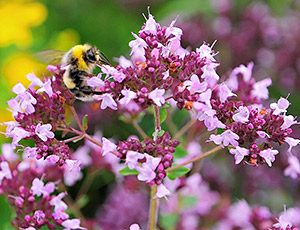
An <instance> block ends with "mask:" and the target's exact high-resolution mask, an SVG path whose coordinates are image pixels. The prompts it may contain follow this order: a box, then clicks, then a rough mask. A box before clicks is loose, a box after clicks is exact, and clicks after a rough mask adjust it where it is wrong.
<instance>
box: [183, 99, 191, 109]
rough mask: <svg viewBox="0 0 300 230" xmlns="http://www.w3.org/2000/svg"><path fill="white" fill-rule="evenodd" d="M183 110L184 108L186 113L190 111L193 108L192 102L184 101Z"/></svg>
mask: <svg viewBox="0 0 300 230" xmlns="http://www.w3.org/2000/svg"><path fill="white" fill-rule="evenodd" d="M183 108H185V109H186V110H187V111H189V110H191V109H192V108H193V102H192V101H185V102H184V106H183Z"/></svg>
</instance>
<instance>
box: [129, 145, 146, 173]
mask: <svg viewBox="0 0 300 230" xmlns="http://www.w3.org/2000/svg"><path fill="white" fill-rule="evenodd" d="M144 157H145V156H144V154H141V153H139V152H135V151H130V150H129V151H128V152H127V154H126V161H125V163H126V164H127V166H128V168H129V169H135V168H136V166H137V165H138V160H139V159H143V158H144Z"/></svg>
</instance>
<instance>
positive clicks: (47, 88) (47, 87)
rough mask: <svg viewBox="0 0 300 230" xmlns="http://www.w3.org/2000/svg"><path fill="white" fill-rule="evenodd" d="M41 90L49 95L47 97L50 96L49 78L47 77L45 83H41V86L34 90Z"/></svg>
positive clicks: (51, 92) (38, 91) (39, 91)
mask: <svg viewBox="0 0 300 230" xmlns="http://www.w3.org/2000/svg"><path fill="white" fill-rule="evenodd" d="M41 92H46V93H47V94H48V95H49V97H52V95H53V90H52V87H51V80H50V79H48V80H47V81H46V82H45V83H43V85H42V86H41V88H40V89H38V90H37V91H36V93H41Z"/></svg>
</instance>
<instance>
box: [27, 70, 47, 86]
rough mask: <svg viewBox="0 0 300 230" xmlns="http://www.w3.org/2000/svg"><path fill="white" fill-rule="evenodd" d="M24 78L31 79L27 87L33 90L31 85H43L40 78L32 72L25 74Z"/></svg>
mask: <svg viewBox="0 0 300 230" xmlns="http://www.w3.org/2000/svg"><path fill="white" fill-rule="evenodd" d="M26 78H27V79H28V80H29V81H31V84H30V85H29V87H28V88H29V89H31V90H33V87H35V86H39V87H41V86H42V85H43V82H42V81H41V79H39V78H38V77H37V76H36V75H35V74H34V73H29V74H27V75H26Z"/></svg>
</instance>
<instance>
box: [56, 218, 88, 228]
mask: <svg viewBox="0 0 300 230" xmlns="http://www.w3.org/2000/svg"><path fill="white" fill-rule="evenodd" d="M61 225H62V226H63V227H65V228H64V229H63V230H71V229H86V228H83V227H80V219H72V220H65V221H64V222H62V223H61Z"/></svg>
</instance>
